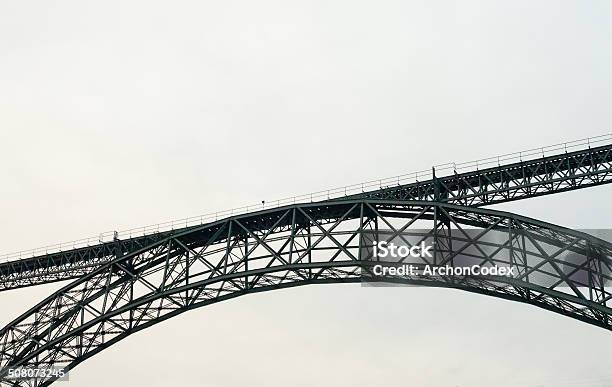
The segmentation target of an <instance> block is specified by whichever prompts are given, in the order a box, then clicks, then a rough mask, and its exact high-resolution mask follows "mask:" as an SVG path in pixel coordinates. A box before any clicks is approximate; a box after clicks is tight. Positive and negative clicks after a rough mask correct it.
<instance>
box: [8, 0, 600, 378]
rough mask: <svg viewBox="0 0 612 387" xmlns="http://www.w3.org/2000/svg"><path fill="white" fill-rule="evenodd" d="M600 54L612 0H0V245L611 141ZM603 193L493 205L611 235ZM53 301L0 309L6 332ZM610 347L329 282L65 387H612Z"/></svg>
mask: <svg viewBox="0 0 612 387" xmlns="http://www.w3.org/2000/svg"><path fill="white" fill-rule="evenodd" d="M611 40H612V2H609V1H537V2H534V1H503V2H502V1H490V0H488V1H467V0H466V1H460V2H451V1H435V2H432V1H412V0H401V1H377V2H363V1H303V2H287V1H269V0H261V1H223V2H201V1H173V2H159V1H133V0H129V1H104V2H90V1H19V2H10V1H4V2H1V3H0V178H1V181H2V183H1V184H0V219H1V220H2V221H1V222H0V235H1V239H0V240H1V241H2V245H1V248H0V249H1V251H0V252H10V251H13V250H20V249H25V248H33V247H38V246H41V245H45V244H50V243H56V242H61V241H66V240H72V239H77V238H80V237H83V236H89V235H96V234H98V233H99V232H101V231H107V230H112V229H123V228H128V227H132V226H140V225H144V224H150V223H157V222H159V221H164V220H168V219H173V218H182V217H186V216H191V215H199V214H201V213H206V212H210V211H215V210H221V209H226V208H231V207H235V206H240V205H243V204H249V203H253V202H259V201H261V200H264V199H265V200H272V199H276V198H279V197H285V196H289V195H293V194H299V193H305V192H310V191H317V190H320V189H325V188H329V187H333V186H341V185H345V184H351V183H356V182H360V181H363V180H370V179H375V178H379V177H386V176H391V175H396V174H401V173H404V172H411V171H414V170H422V169H427V168H429V167H430V166H431V165H432V164H436V163H444V162H449V161H456V162H460V161H465V160H470V159H475V158H481V157H487V156H492V155H496V154H500V153H508V152H513V151H519V150H522V149H525V148H532V147H537V146H542V145H547V144H551V143H558V142H562V141H566V140H572V139H577V138H582V137H586V136H592V135H598V134H603V133H610V132H612V128H611V126H612V125H611V118H612V109H611V108H610V106H611V104H610V103H611V101H612V72H610V68H612V45H611V44H610V42H611ZM611 189H612V187H610V186H604V187H599V188H593V189H588V190H583V191H579V192H573V193H567V194H561V195H555V196H554V197H545V198H539V199H530V200H528V201H526V202H517V203H512V204H506V205H504V206H498V207H497V208H500V209H505V210H510V211H514V212H518V213H520V214H523V215H527V216H531V217H535V218H539V219H543V220H546V221H550V222H553V223H557V224H561V225H565V226H571V227H582V228H612V224H611V223H612V221H611V220H610V219H612V207H611V206H610V204H609V203H610V201H609V197H610V192H611ZM54 288H57V285H50V286H43V287H39V288H29V289H25V290H17V291H9V292H5V293H1V294H0V323H2V324H5V323H7V322H8V321H10V320H11V319H12V318H14V317H15V316H17V315H18V314H19V313H21V312H23V311H24V310H26V309H27V308H28V307H30V306H31V305H32V304H33V303H34V302H36V301H38V300H40V299H41V298H42V297H44V296H45V295H47V294H48V293H49V292H50V291H52V289H54ZM610 355H612V335H611V334H610V332H608V331H605V330H603V329H600V328H596V327H593V326H590V325H587V324H584V323H581V322H578V321H575V320H572V319H569V318H566V317H562V316H560V315H557V314H554V313H551V312H547V311H543V310H540V309H537V308H535V307H531V306H529V305H521V304H518V303H513V302H508V301H503V300H499V299H495V298H488V297H484V296H478V295H474V294H468V293H463V292H459V291H453V290H444V289H416V288H412V287H411V288H393V289H389V288H386V289H372V288H361V287H359V286H358V285H356V286H350V285H324V286H317V287H314V286H313V287H302V288H297V289H291V290H283V291H276V292H268V293H263V294H257V295H253V296H246V297H242V298H238V299H235V300H232V301H228V302H223V303H221V304H218V305H213V306H210V307H206V308H201V309H199V310H195V311H191V312H189V313H186V314H184V315H181V316H179V317H176V318H173V319H170V320H168V321H166V322H164V323H162V324H159V325H157V326H155V327H153V328H150V329H147V330H145V331H142V332H140V333H138V334H136V335H133V336H131V337H129V338H128V339H126V340H123V341H122V342H120V343H119V344H117V345H115V346H113V347H111V348H109V349H107V350H105V351H103V352H102V353H100V354H99V355H96V356H95V357H93V358H92V359H90V360H87V361H86V362H84V363H83V364H82V365H80V366H79V367H77V368H76V369H75V370H74V371H73V372H72V374H71V381H70V382H69V383H70V385H72V386H87V387H98V386H99V387H102V386H108V385H110V384H111V383H112V384H113V385H116V386H147V387H148V386H168V385H180V386H219V387H221V386H236V385H246V384H248V385H252V386H257V387H264V386H265V387H270V386H311V385H330V386H374V385H381V383H380V381H379V380H380V379H379V378H381V377H382V378H384V379H385V380H386V382H385V384H384V385H385V386H405V385H414V386H449V387H453V386H456V385H459V386H477V387H478V386H483V387H484V386H492V385H496V386H566V385H567V386H569V385H579V386H599V385H606V386H609V385H611V384H612V371H611V370H610V364H609V361H610V358H611V356H610ZM171 369H174V370H175V371H173V372H171V371H170V370H171ZM187 369H189V370H193V369H195V370H197V371H198V372H199V373H200V374H199V375H197V374H191V375H186V374H184V373H186V370H187ZM160 370H163V371H160Z"/></svg>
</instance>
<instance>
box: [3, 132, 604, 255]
mask: <svg viewBox="0 0 612 387" xmlns="http://www.w3.org/2000/svg"><path fill="white" fill-rule="evenodd" d="M606 144H612V133H610V134H604V135H601V136H596V137H588V138H583V139H580V140H575V141H569V142H563V143H558V144H554V145H548V146H545V147H539V148H533V149H527V150H523V151H520V152H514V153H507V154H503V155H498V156H493V157H488V158H485V159H479V160H473V161H467V162H462V163H454V162H451V163H445V164H438V165H434V168H435V171H436V175H437V176H438V177H444V176H448V175H451V174H453V173H462V172H468V171H474V170H479V169H486V168H491V167H495V166H500V165H504V164H512V163H515V162H520V161H528V160H534V159H538V158H542V157H546V156H551V155H554V154H560V153H564V152H572V151H577V150H581V149H588V148H591V147H597V146H602V145H606ZM431 177H432V170H431V169H425V170H421V171H416V172H411V173H405V174H402V175H397V176H392V177H386V178H383V179H377V180H370V181H365V182H362V183H358V184H352V185H347V186H343V187H336V188H330V189H326V190H322V191H316V192H311V193H307V194H303V195H297V196H291V197H286V198H283V199H277V200H273V201H262V202H260V203H257V204H251V205H247V206H242V207H236V208H231V209H229V210H223V211H216V212H210V213H207V214H203V215H198V216H191V217H188V218H183V219H176V220H170V221H167V222H162V223H157V224H152V225H147V226H141V227H135V228H130V229H126V230H120V231H105V232H102V233H100V234H98V235H95V236H90V237H87V238H82V239H77V240H74V241H70V242H62V243H57V244H53V245H49V246H43V247H39V248H35V249H30V250H24V251H17V252H13V253H8V254H0V262H8V261H14V260H19V259H24V258H31V257H36V256H42V255H47V254H52V253H59V252H62V251H66V250H72V249H77V248H82V247H88V246H92V245H97V244H100V243H105V242H111V241H113V240H114V238H118V239H129V238H133V237H139V236H145V235H149V234H155V233H158V232H162V231H170V230H174V229H179V228H185V227H191V226H199V225H202V224H205V223H209V222H213V221H216V220H219V219H223V218H227V217H230V216H234V215H240V214H244V213H247V212H250V211H257V210H263V209H267V208H275V207H280V206H284V205H290V204H295V203H304V202H315V201H321V200H326V199H334V198H341V197H344V196H348V195H354V194H359V193H362V192H367V191H374V190H378V189H384V188H390V187H393V186H399V185H405V184H411V183H415V182H418V181H421V180H429V179H431Z"/></svg>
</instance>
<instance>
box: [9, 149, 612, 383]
mask: <svg viewBox="0 0 612 387" xmlns="http://www.w3.org/2000/svg"><path fill="white" fill-rule="evenodd" d="M608 182H612V146H605V147H599V148H593V149H588V150H582V151H578V152H573V153H564V154H561V155H557V156H553V157H546V158H542V159H539V160H534V161H530V162H525V163H519V164H510V165H506V166H499V167H497V168H491V169H486V170H481V171H473V172H471V173H464V174H461V175H458V174H455V175H453V176H447V177H442V178H437V177H435V176H434V178H433V179H432V180H430V181H427V182H421V183H416V184H409V185H399V186H396V187H381V190H379V191H376V192H364V193H363V194H361V195H356V196H353V197H347V198H343V199H341V200H328V201H323V202H316V203H306V204H295V205H290V206H285V207H279V208H274V209H269V210H262V211H258V212H252V213H247V214H242V215H239V216H233V217H230V218H227V219H223V220H219V221H215V222H211V223H208V224H204V225H200V226H195V227H188V228H184V229H178V230H171V231H166V232H161V233H154V234H151V235H144V236H141V237H137V238H130V239H127V240H115V241H114V242H111V243H101V244H99V245H95V246H90V247H86V248H80V249H75V250H71V251H66V252H61V253H56V254H50V255H45V256H41V257H33V258H30V259H25V260H19V261H16V262H9V263H5V264H2V265H0V288H1V289H4V290H7V289H13V288H17V287H23V286H31V285H37V284H41V283H47V282H53V281H59V280H65V279H72V281H71V282H70V283H68V284H67V285H66V286H64V287H63V288H61V289H60V290H58V291H56V292H55V293H53V294H51V295H50V296H49V297H47V298H46V299H45V300H43V301H41V302H40V303H39V304H37V305H35V306H33V307H32V308H31V309H29V310H28V311H26V312H25V313H24V314H22V315H21V316H20V317H18V318H17V319H15V320H14V321H12V322H11V323H9V324H8V325H7V326H5V327H4V328H2V329H1V330H0V386H25V385H31V386H39V385H40V386H46V385H49V384H51V383H53V381H54V379H47V380H39V381H19V382H17V381H7V380H6V378H5V377H6V374H7V369H8V367H19V366H24V367H25V366H51V365H61V366H65V367H66V368H67V369H72V368H74V367H75V366H76V365H78V364H79V363H80V362H82V361H84V360H85V359H87V358H89V357H91V356H93V355H95V354H96V353H98V352H100V351H102V350H103V349H105V348H107V347H108V346H110V345H112V344H114V343H116V342H118V341H119V340H121V339H123V338H125V337H127V336H128V335H130V334H132V333H134V332H137V331H139V330H142V329H145V328H147V327H149V326H152V325H154V324H156V323H158V322H161V321H163V320H165V319H168V318H171V317H173V316H175V315H177V314H180V313H183V312H185V311H187V310H191V309H194V308H197V307H201V306H205V305H208V304H211V303H215V302H218V301H223V300H227V299H230V298H234V297H238V296H241V295H245V294H250V293H257V292H262V291H267V290H273V289H281V288H288V287H293V286H300V285H307V284H324V283H355V282H365V283H375V282H376V281H383V280H384V282H397V283H406V284H417V285H424V286H436V287H449V288H455V289H460V290H465V291H470V292H474V293H480V294H484V295H490V296H495V297H501V298H506V299H510V300H514V301H519V302H524V303H529V304H532V305H535V306H538V307H541V308H544V309H547V310H550V311H553V312H556V313H560V314H563V315H565V316H569V317H572V318H575V319H578V320H580V321H584V322H586V323H589V324H592V325H596V326H599V327H602V328H605V329H608V330H612V292H611V291H610V280H611V279H612V245H611V244H610V243H608V242H606V241H603V240H601V239H598V238H595V237H593V236H591V235H588V234H585V233H581V232H577V231H573V230H570V229H567V228H564V227H560V226H556V225H552V224H549V223H545V222H541V221H537V220H534V219H530V218H526V217H523V216H520V215H515V214H511V213H507V212H500V211H494V210H489V209H484V208H479V207H480V206H482V205H487V204H492V203H499V202H503V201H509V200H517V199H520V198H529V197H533V196H539V195H544V194H550V193H555V192H562V191H567V190H572V189H578V188H582V187H589V186H593V185H599V184H604V183H608ZM475 227H476V228H477V230H480V231H479V232H478V233H477V234H473V233H468V232H467V231H466V230H467V229H468V228H471V229H474V228H475ZM417 229H418V230H421V232H422V230H425V231H424V234H423V238H431V239H432V240H433V241H434V245H435V246H436V247H435V252H434V256H433V258H432V259H427V258H423V259H422V261H420V262H418V264H420V265H422V266H425V265H433V266H443V265H450V266H455V265H457V262H458V261H459V258H461V259H462V260H465V259H468V260H471V262H473V263H474V264H476V265H478V266H481V267H487V266H495V265H502V266H504V265H505V266H514V267H516V268H517V269H518V274H517V275H516V276H514V277H498V276H495V277H493V276H488V277H485V276H479V277H472V276H442V275H430V276H423V275H418V276H410V275H404V276H391V277H389V276H386V277H384V278H380V277H377V276H376V275H374V272H373V267H374V266H375V265H377V264H379V263H380V262H379V260H378V258H376V257H375V256H374V255H373V254H372V245H373V242H374V241H375V240H382V239H385V240H398V239H399V240H402V241H404V242H405V243H407V244H410V243H411V242H409V241H408V236H409V235H411V233H412V232H414V231H415V230H417ZM402 263H403V262H402V261H401V260H398V261H397V262H391V263H390V264H393V265H401V264H402ZM388 264H389V263H388Z"/></svg>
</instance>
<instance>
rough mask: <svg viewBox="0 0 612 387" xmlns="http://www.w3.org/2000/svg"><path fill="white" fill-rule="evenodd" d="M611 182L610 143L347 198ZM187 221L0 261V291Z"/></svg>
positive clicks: (465, 194) (502, 197) (541, 191)
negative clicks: (122, 237)
mask: <svg viewBox="0 0 612 387" xmlns="http://www.w3.org/2000/svg"><path fill="white" fill-rule="evenodd" d="M610 182H612V145H606V146H601V147H597V148H589V149H584V150H580V151H575V152H569V153H562V154H558V155H554V156H549V157H543V158H540V159H536V160H530V161H525V162H519V163H512V164H507V165H500V166H498V167H494V168H488V169H482V170H476V171H471V172H468V173H461V174H454V175H451V176H446V177H440V178H437V177H434V178H433V179H431V180H427V181H423V182H418V183H411V184H405V185H397V186H393V187H381V189H379V190H376V191H372V192H364V193H362V194H359V195H356V196H349V197H347V199H349V200H352V199H359V198H370V199H385V200H431V201H438V202H447V203H452V204H461V205H469V206H472V207H476V206H484V205H490V204H495V203H501V202H507V201H512V200H518V199H525V198H530V197H534V196H540V195H546V194H552V193H557V192H564V191H569V190H574V189H580V188H585V187H591V186H596V185H601V184H607V183H610ZM191 229H193V227H190V228H185V229H179V230H174V231H167V232H161V233H153V234H150V235H145V236H140V237H136V238H130V239H125V240H118V241H115V242H111V243H102V244H98V245H94V246H89V247H83V248H78V249H72V250H68V251H63V252H57V253H52V254H45V255H42V256H37V257H31V258H27V259H20V260H16V261H11V262H5V263H0V291H3V290H8V289H14V288H20V287H26V286H34V285H39V284H44V283H49V282H55V281H62V280H67V279H74V278H79V277H81V276H83V275H85V274H88V273H90V272H92V271H93V270H95V269H96V268H97V267H98V266H99V265H102V264H105V263H108V262H110V261H111V260H112V259H113V258H115V257H118V256H121V255H124V254H127V253H130V252H133V251H136V250H137V249H140V248H143V247H145V246H147V245H149V244H152V243H156V242H158V241H160V240H163V239H165V238H167V237H168V236H169V235H172V234H177V233H182V232H186V231H188V230H191Z"/></svg>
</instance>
